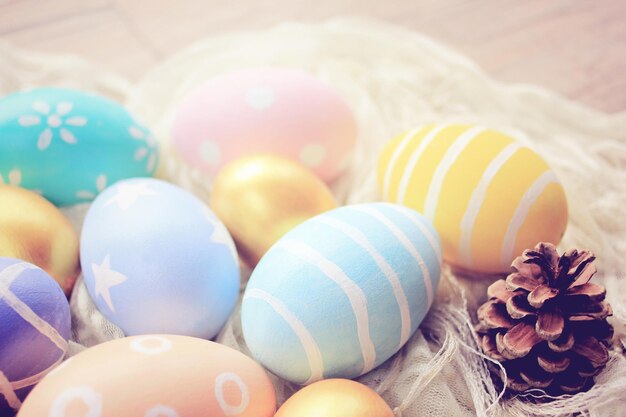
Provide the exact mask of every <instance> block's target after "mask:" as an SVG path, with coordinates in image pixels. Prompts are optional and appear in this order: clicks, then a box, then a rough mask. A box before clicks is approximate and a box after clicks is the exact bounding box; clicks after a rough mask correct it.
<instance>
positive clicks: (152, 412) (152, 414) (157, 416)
mask: <svg viewBox="0 0 626 417" xmlns="http://www.w3.org/2000/svg"><path fill="white" fill-rule="evenodd" d="M144 417H180V415H179V414H178V413H177V412H176V410H174V409H173V408H172V407H168V406H166V405H161V404H158V405H155V406H154V407H151V408H150V409H149V410H148V411H146V414H144Z"/></svg>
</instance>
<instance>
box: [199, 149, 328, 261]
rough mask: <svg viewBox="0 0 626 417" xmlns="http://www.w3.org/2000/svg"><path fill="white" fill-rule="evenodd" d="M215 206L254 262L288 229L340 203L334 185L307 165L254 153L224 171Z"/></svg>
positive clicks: (216, 184) (246, 258)
mask: <svg viewBox="0 0 626 417" xmlns="http://www.w3.org/2000/svg"><path fill="white" fill-rule="evenodd" d="M211 207H212V209H213V210H214V211H215V214H217V216H218V217H219V218H220V219H221V220H222V222H224V225H226V227H227V228H228V231H229V232H230V234H231V235H232V236H233V238H234V240H235V242H236V244H237V248H238V251H239V254H240V255H241V257H242V258H243V259H244V261H245V262H246V263H247V264H248V265H249V266H250V267H254V266H255V265H256V264H257V263H258V262H259V260H260V259H261V257H262V256H263V254H265V252H267V250H268V249H269V248H270V247H271V246H272V245H273V244H274V243H275V242H276V241H277V240H278V239H279V238H280V237H282V236H283V235H284V234H285V233H287V232H288V231H289V230H291V229H292V228H294V227H295V226H297V225H298V224H300V223H302V222H303V221H305V220H307V219H309V218H311V217H313V216H315V215H317V214H320V213H322V212H324V211H327V210H331V209H333V208H335V207H337V203H336V202H335V200H334V198H333V196H332V194H331V193H330V190H329V189H328V187H326V185H325V184H324V183H323V182H322V181H321V180H320V179H319V178H317V177H316V176H315V175H314V174H313V173H312V172H310V171H309V170H307V169H306V168H305V167H303V166H302V165H299V164H298V163H296V162H293V161H291V160H289V159H286V158H283V157H279V156H273V155H252V156H246V157H242V158H240V159H237V160H235V161H232V162H230V163H229V164H228V165H226V166H225V167H224V168H222V170H221V171H220V172H219V173H218V175H217V176H216V178H215V181H214V183H213V190H212V192H211Z"/></svg>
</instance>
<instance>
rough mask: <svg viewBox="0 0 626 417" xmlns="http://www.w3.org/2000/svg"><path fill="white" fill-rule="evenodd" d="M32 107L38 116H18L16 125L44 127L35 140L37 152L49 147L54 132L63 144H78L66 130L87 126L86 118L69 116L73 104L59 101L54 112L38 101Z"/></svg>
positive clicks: (72, 134) (43, 102) (48, 106)
mask: <svg viewBox="0 0 626 417" xmlns="http://www.w3.org/2000/svg"><path fill="white" fill-rule="evenodd" d="M32 107H33V109H34V110H35V111H36V112H37V113H39V114H38V115H32V114H27V115H24V116H20V118H19V119H18V123H19V124H20V126H23V127H31V126H39V125H42V126H45V128H44V130H42V131H41V133H40V134H39V139H38V140H37V148H39V150H41V151H43V150H45V149H46V148H48V146H50V143H51V142H52V139H53V137H54V132H56V131H58V134H59V137H60V138H61V140H62V141H63V142H65V143H69V144H70V145H73V144H75V143H77V142H78V139H77V138H76V136H74V133H72V132H71V131H70V130H69V129H68V128H69V127H82V126H85V125H86V124H87V118H86V117H82V116H70V115H69V113H70V112H71V111H72V109H73V108H74V104H73V103H70V102H68V101H61V102H59V103H57V105H56V107H55V109H54V111H52V109H51V108H50V105H49V104H48V103H46V102H45V101H40V100H38V101H35V102H34V103H33V106H32Z"/></svg>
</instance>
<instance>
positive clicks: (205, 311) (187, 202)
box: [80, 178, 240, 338]
mask: <svg viewBox="0 0 626 417" xmlns="http://www.w3.org/2000/svg"><path fill="white" fill-rule="evenodd" d="M80 261H81V265H82V269H83V275H84V278H85V284H86V286H87V290H88V291H89V294H90V296H91V298H92V299H93V301H94V302H95V304H96V306H97V307H98V309H99V310H100V312H102V314H103V315H104V316H105V317H106V318H108V319H109V320H110V321H111V322H113V323H115V324H116V325H118V326H119V327H120V328H121V329H122V330H123V331H124V333H125V334H126V335H138V334H148V333H172V334H181V335H187V336H196V337H202V338H212V337H213V336H215V335H216V334H217V332H218V331H219V330H220V329H221V328H222V326H223V325H224V323H225V322H226V320H227V319H228V316H229V315H230V313H231V312H232V311H233V309H234V307H235V303H236V301H237V297H238V295H239V283H240V276H239V263H238V258H237V252H236V249H235V245H234V243H233V241H232V238H231V237H230V235H229V234H228V231H227V230H226V228H225V227H224V225H223V224H222V223H221V222H220V220H219V219H218V218H217V217H215V214H213V212H212V211H211V210H210V209H209V208H208V206H206V205H205V204H204V203H203V202H202V201H200V200H199V199H198V198H196V197H195V196H193V195H192V194H190V193H188V192H187V191H185V190H183V189H181V188H178V187H176V186H174V185H172V184H169V183H166V182H164V181H160V180H155V179H151V178H136V179H130V180H124V181H120V182H118V183H117V184H115V185H113V186H112V187H109V188H107V189H106V190H105V191H104V192H103V193H102V194H100V195H99V196H98V198H96V200H95V201H94V202H93V204H92V206H91V207H90V209H89V211H88V212H87V216H86V218H85V223H84V226H83V231H82V235H81V243H80Z"/></svg>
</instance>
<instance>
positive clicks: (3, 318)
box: [0, 257, 70, 416]
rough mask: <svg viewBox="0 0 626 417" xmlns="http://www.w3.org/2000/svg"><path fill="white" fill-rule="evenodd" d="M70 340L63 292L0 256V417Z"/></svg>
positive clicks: (23, 264) (24, 266) (42, 274)
mask: <svg viewBox="0 0 626 417" xmlns="http://www.w3.org/2000/svg"><path fill="white" fill-rule="evenodd" d="M69 337H70V306H69V304H68V302H67V299H66V298H65V295H64V294H63V290H62V289H61V287H60V286H59V284H57V283H56V281H55V280H54V279H52V277H50V275H48V274H47V273H46V272H45V271H43V270H42V269H40V268H39V267H37V266H35V265H33V264H30V263H28V262H24V261H21V260H19V259H12V258H3V257H0V416H3V415H11V414H10V413H12V411H13V410H16V409H17V408H19V406H20V405H21V401H22V400H23V399H24V397H26V395H27V394H28V392H29V391H30V390H31V388H32V387H33V386H34V385H35V384H36V383H37V382H39V380H41V378H43V376H44V375H45V374H46V373H48V372H49V371H50V370H52V369H53V368H54V367H55V366H56V365H58V364H59V363H60V362H61V360H63V357H64V355H65V351H66V350H67V341H68V339H69Z"/></svg>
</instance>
